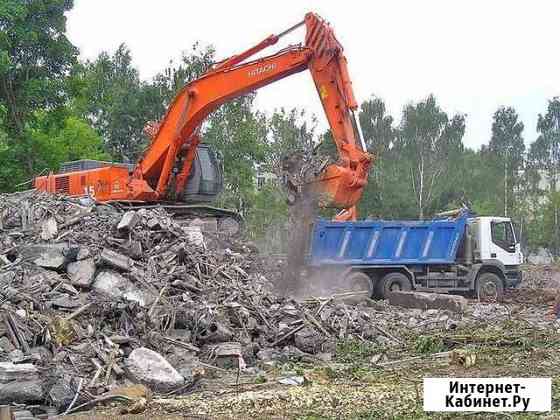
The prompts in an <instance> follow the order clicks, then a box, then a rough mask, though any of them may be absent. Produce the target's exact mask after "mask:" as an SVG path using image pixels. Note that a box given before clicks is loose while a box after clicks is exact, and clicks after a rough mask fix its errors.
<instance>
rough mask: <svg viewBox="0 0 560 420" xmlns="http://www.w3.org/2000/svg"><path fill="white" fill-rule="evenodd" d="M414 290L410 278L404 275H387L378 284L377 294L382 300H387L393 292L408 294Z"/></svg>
mask: <svg viewBox="0 0 560 420" xmlns="http://www.w3.org/2000/svg"><path fill="white" fill-rule="evenodd" d="M410 290H412V284H410V280H409V278H408V277H407V276H406V275H404V274H403V273H389V274H385V276H383V278H382V279H381V281H380V282H379V283H378V287H377V294H378V295H379V297H380V298H381V299H387V297H388V296H389V293H391V292H408V291H410Z"/></svg>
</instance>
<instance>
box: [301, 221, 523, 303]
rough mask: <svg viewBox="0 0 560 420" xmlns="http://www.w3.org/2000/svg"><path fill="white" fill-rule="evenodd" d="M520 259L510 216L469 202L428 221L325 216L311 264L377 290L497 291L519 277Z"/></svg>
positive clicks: (314, 237) (352, 283) (348, 282)
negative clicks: (474, 209)
mask: <svg viewBox="0 0 560 420" xmlns="http://www.w3.org/2000/svg"><path fill="white" fill-rule="evenodd" d="M522 263H523V254H522V253H521V247H520V244H519V241H518V239H517V238H516V234H515V231H514V228H513V224H512V222H511V220H510V219H509V218H506V217H475V216H474V215H473V214H471V213H470V212H469V211H466V210H461V211H455V212H448V213H442V214H441V215H440V216H439V217H436V218H435V219H433V220H429V221H387V220H365V221H358V222H332V221H327V220H323V219H320V220H318V221H317V222H316V223H315V225H314V227H313V233H312V237H311V243H310V249H309V256H308V267H309V269H310V270H314V271H315V272H318V273H319V274H320V273H321V272H325V273H326V272H327V271H331V272H332V270H336V272H338V273H339V275H338V276H337V277H338V278H339V279H340V278H341V277H342V278H343V279H344V282H345V285H347V286H348V287H349V288H353V289H356V288H358V289H360V290H367V292H368V293H369V294H370V295H371V296H376V297H379V298H385V297H387V294H388V293H390V292H392V291H397V290H401V291H408V290H417V291H432V292H439V293H464V294H467V293H469V294H476V295H478V296H496V297H499V296H500V295H501V294H502V293H503V291H504V289H505V288H511V287H516V286H518V285H519V283H520V282H521V270H520V265H521V264H522Z"/></svg>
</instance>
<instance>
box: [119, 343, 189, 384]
mask: <svg viewBox="0 0 560 420" xmlns="http://www.w3.org/2000/svg"><path fill="white" fill-rule="evenodd" d="M125 366H126V369H127V373H128V376H129V377H130V379H131V380H133V381H135V382H139V383H141V384H144V385H146V386H147V387H149V388H150V389H152V390H153V391H160V392H169V391H172V390H174V389H176V388H178V387H180V386H182V385H183V384H184V383H185V379H184V378H183V376H182V375H181V374H180V373H179V372H177V371H176V370H175V369H174V368H173V366H171V364H170V363H169V362H168V361H167V360H166V359H165V358H164V357H163V356H162V355H161V354H159V353H156V352H155V351H153V350H150V349H148V348H146V347H139V348H137V349H135V350H133V351H132V353H130V355H129V356H128V358H127V359H126V361H125Z"/></svg>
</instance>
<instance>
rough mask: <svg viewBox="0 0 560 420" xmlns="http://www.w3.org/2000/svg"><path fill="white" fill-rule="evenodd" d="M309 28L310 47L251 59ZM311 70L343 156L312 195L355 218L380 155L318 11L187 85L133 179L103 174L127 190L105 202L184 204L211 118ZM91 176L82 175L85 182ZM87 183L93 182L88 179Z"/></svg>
mask: <svg viewBox="0 0 560 420" xmlns="http://www.w3.org/2000/svg"><path fill="white" fill-rule="evenodd" d="M302 25H305V27H306V30H307V34H306V37H305V44H304V45H303V46H290V47H288V48H285V49H283V50H280V51H278V52H276V53H275V54H272V55H269V56H267V57H264V58H259V59H255V60H253V61H247V60H248V59H249V58H250V57H252V56H254V55H255V54H256V53H258V52H260V51H262V50H263V49H265V48H268V47H270V46H272V45H274V44H276V43H277V42H278V40H279V39H280V38H281V37H282V36H284V35H285V34H287V33H289V32H291V31H293V30H295V29H296V28H298V27H299V26H302ZM304 70H309V71H310V73H311V75H312V77H313V80H314V82H315V86H316V89H317V92H318V94H319V97H320V100H321V102H322V104H323V109H324V111H325V114H326V116H327V120H328V122H329V125H330V128H331V132H332V136H333V139H334V142H335V143H336V148H337V151H338V154H339V161H338V162H337V163H336V164H331V165H329V166H327V167H326V168H325V169H324V170H323V171H322V173H321V174H319V176H318V177H316V178H315V179H313V180H312V181H310V183H311V184H312V189H313V191H314V192H316V193H317V194H318V197H319V203H320V204H321V205H322V206H328V207H335V208H339V209H343V212H341V213H340V216H339V218H340V219H352V218H355V216H356V212H355V204H356V203H357V202H358V201H359V199H360V197H361V194H362V191H363V188H364V186H365V185H366V183H367V175H368V169H369V165H370V163H371V161H372V156H371V155H370V154H369V153H368V152H367V151H366V147H365V143H364V141H363V137H362V136H361V131H360V129H359V122H358V121H357V120H356V118H355V112H356V110H357V108H358V106H357V103H356V99H355V97H354V92H353V89H352V83H351V81H350V77H349V75H348V69H347V63H346V58H345V56H344V54H343V49H342V46H341V45H340V43H339V42H338V40H337V39H336V37H335V36H334V33H333V31H332V28H331V27H330V26H329V25H328V24H327V23H326V22H325V21H323V20H322V19H321V18H320V17H319V16H317V15H316V14H314V13H308V14H307V15H306V16H305V19H304V20H303V21H302V22H300V23H298V24H296V25H294V26H292V27H291V28H289V29H288V30H286V31H284V32H282V33H281V34H279V35H271V36H269V37H267V38H266V39H264V40H263V41H262V42H260V43H259V44H257V45H256V46H254V47H252V48H250V49H248V50H247V51H245V52H243V53H241V54H238V55H234V56H232V57H230V58H228V59H226V60H224V61H222V62H220V63H217V64H215V65H214V66H213V67H212V68H211V69H210V70H209V71H208V72H207V73H205V74H204V75H202V76H201V77H200V78H198V79H196V80H194V81H192V82H190V83H188V84H187V85H186V86H184V87H183V88H182V89H181V91H180V92H179V93H178V94H177V96H176V97H175V99H174V100H173V102H172V103H171V104H170V106H169V108H168V110H167V113H166V115H165V116H164V117H163V119H162V120H161V121H160V123H159V124H158V125H157V126H156V127H155V129H154V135H153V137H152V141H151V144H150V145H149V146H148V148H147V149H146V151H145V153H144V155H143V156H142V158H141V159H140V160H139V161H138V163H137V164H136V166H135V168H134V170H133V171H132V174H131V175H129V176H128V177H127V179H126V180H124V179H123V177H122V174H123V173H124V172H125V171H124V170H123V169H122V168H113V167H111V168H103V170H105V171H106V172H107V176H108V178H110V181H109V184H112V185H117V184H118V185H119V188H118V189H117V190H116V191H111V188H109V189H108V191H107V192H106V194H105V195H104V196H103V199H104V200H106V201H111V200H127V201H134V202H137V201H138V202H160V201H170V200H171V201H172V200H177V199H178V197H181V196H182V194H183V192H184V189H185V185H186V184H187V181H188V180H189V177H192V170H193V162H195V159H196V157H197V150H198V146H199V143H200V137H199V135H200V130H201V125H202V123H203V121H204V120H205V119H206V117H207V116H208V115H209V114H210V113H212V112H213V111H215V110H216V109H217V108H218V107H219V106H220V105H222V104H223V103H225V102H227V101H229V100H232V99H234V98H237V97H240V96H242V95H245V94H247V93H249V92H252V91H255V90H257V89H259V88H261V87H263V86H266V85H269V84H271V83H274V82H276V81H278V80H280V79H283V78H285V77H288V76H290V75H292V74H294V73H298V72H301V71H304ZM85 172H87V171H82V172H81V173H80V172H78V173H75V174H76V176H82V177H84V176H85V175H87V174H85ZM42 178H48V177H42ZM85 179H86V181H84V182H86V184H87V182H88V181H87V179H88V178H87V177H86V178H85ZM50 184H52V182H50V181H49V180H48V179H39V178H38V182H36V183H35V185H36V188H39V189H42V187H41V186H46V187H44V188H47V187H48V186H49V185H50Z"/></svg>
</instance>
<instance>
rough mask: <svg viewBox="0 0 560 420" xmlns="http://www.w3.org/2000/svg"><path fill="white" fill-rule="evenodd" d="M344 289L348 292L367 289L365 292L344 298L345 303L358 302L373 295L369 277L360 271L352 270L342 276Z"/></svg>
mask: <svg viewBox="0 0 560 420" xmlns="http://www.w3.org/2000/svg"><path fill="white" fill-rule="evenodd" d="M344 289H347V290H348V291H350V292H353V291H356V292H359V291H363V290H367V295H366V294H359V295H358V294H357V295H355V296H349V297H347V298H345V299H344V302H347V303H358V302H361V301H364V300H365V299H370V298H371V297H372V296H373V283H372V281H371V278H370V277H369V276H368V275H367V274H366V273H364V272H362V271H352V272H351V273H349V274H348V275H347V276H346V277H345V278H344Z"/></svg>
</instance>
